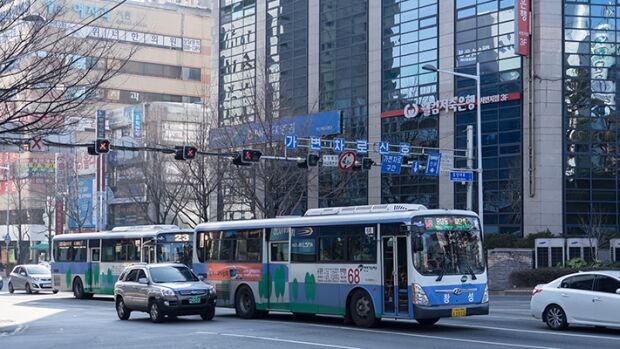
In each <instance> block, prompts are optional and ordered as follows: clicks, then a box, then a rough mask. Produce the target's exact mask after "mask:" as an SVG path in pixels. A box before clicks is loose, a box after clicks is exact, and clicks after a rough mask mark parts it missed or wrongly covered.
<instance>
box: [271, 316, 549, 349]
mask: <svg viewBox="0 0 620 349" xmlns="http://www.w3.org/2000/svg"><path fill="white" fill-rule="evenodd" d="M260 321H263V322H272V323H281V322H278V321H271V320H260ZM304 326H314V327H322V328H335V329H342V330H350V331H359V332H368V333H381V334H388V335H399V336H406V337H415V338H426V339H437V340H443V341H450V342H464V343H475V344H488V345H497V346H502V347H511V348H528V349H560V348H558V347H542V346H537V345H527V344H513V343H505V342H493V341H481V340H475V339H467V338H454V337H439V336H432V335H426V334H413V333H402V332H394V331H384V330H369V329H364V328H355V327H344V326H330V325H319V324H308V323H304ZM450 326H452V325H450Z"/></svg>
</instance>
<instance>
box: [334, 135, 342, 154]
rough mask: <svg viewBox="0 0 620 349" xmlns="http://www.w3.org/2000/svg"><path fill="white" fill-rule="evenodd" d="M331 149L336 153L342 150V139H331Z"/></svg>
mask: <svg viewBox="0 0 620 349" xmlns="http://www.w3.org/2000/svg"><path fill="white" fill-rule="evenodd" d="M332 145H333V150H334V152H336V153H342V152H343V151H344V139H343V138H334V140H333V141H332Z"/></svg>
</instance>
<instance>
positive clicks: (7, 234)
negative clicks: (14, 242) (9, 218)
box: [4, 233, 11, 244]
mask: <svg viewBox="0 0 620 349" xmlns="http://www.w3.org/2000/svg"><path fill="white" fill-rule="evenodd" d="M4 241H6V243H7V244H8V243H9V242H11V235H9V233H6V234H4Z"/></svg>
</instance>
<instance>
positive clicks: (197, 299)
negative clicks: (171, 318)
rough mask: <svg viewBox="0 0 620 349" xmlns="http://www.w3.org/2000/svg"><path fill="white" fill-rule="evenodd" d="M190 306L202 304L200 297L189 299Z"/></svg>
mask: <svg viewBox="0 0 620 349" xmlns="http://www.w3.org/2000/svg"><path fill="white" fill-rule="evenodd" d="M189 304H200V296H191V297H189Z"/></svg>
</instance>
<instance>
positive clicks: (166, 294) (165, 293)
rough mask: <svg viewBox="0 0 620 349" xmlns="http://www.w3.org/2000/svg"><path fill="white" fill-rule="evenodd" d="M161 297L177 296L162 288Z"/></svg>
mask: <svg viewBox="0 0 620 349" xmlns="http://www.w3.org/2000/svg"><path fill="white" fill-rule="evenodd" d="M161 295H162V296H164V297H176V296H177V294H176V293H174V291H173V290H171V289H169V288H162V289H161Z"/></svg>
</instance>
